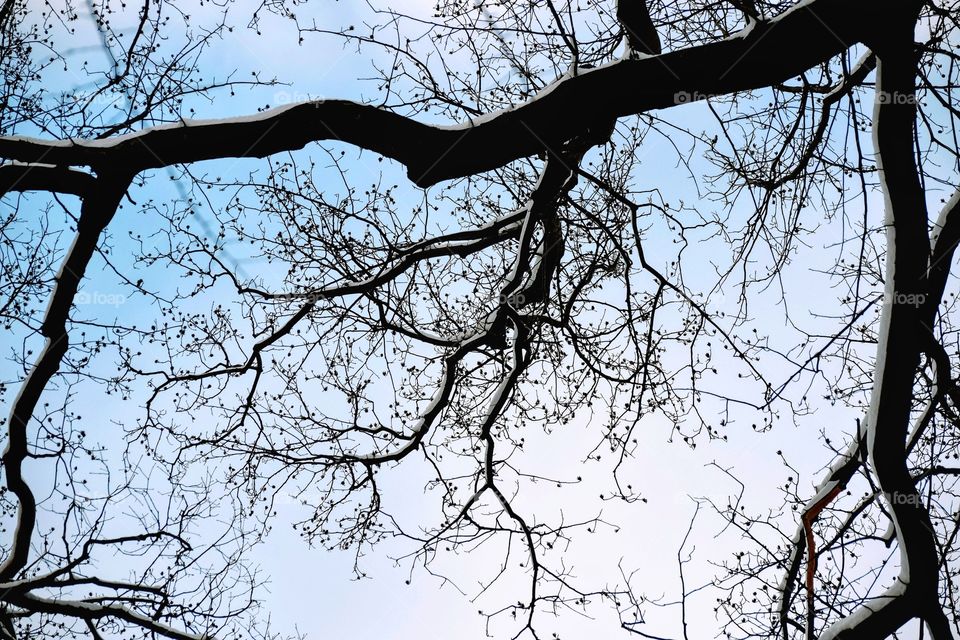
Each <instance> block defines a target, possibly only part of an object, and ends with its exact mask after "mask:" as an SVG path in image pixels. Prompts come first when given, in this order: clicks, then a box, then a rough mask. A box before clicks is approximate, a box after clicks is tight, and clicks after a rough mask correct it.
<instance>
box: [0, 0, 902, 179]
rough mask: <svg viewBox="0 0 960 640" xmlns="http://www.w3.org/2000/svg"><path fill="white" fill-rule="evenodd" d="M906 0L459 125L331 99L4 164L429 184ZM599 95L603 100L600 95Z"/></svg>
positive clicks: (773, 67) (786, 22) (613, 69)
mask: <svg viewBox="0 0 960 640" xmlns="http://www.w3.org/2000/svg"><path fill="white" fill-rule="evenodd" d="M897 4H898V1H897V0H882V1H879V2H878V1H873V2H870V1H867V0H813V1H812V2H804V3H800V4H799V5H798V6H797V7H795V8H793V9H792V10H790V11H787V12H786V13H784V14H783V15H781V16H780V17H778V18H777V19H775V20H771V21H770V22H761V23H755V24H753V25H752V27H751V28H750V29H747V30H744V31H743V32H740V33H739V34H737V35H735V36H733V37H731V38H728V39H725V40H721V41H719V42H714V43H710V44H706V45H703V46H698V47H692V48H689V49H684V50H680V51H674V52H669V53H665V54H663V55H659V56H652V57H647V58H643V59H638V60H634V59H628V60H622V61H619V62H615V63H613V64H609V65H606V66H604V67H600V68H597V69H592V70H586V71H584V72H582V73H580V74H578V75H576V76H572V77H568V78H565V79H563V80H561V81H558V82H556V83H554V84H552V85H551V86H549V87H548V88H547V89H545V90H544V91H542V92H541V93H540V94H539V95H538V96H536V97H534V98H533V99H532V100H530V101H529V102H527V103H525V104H522V105H520V106H517V107H516V108H513V109H509V110H505V111H501V112H497V113H494V114H490V115H488V116H484V117H481V118H480V119H478V120H476V121H473V122H467V123H462V124H459V125H455V126H431V125H427V124H423V123H420V122H417V121H415V120H412V119H410V118H406V117H404V116H401V115H398V114H395V113H391V112H389V111H385V110H382V109H378V108H376V107H373V106H369V105H362V104H357V103H355V102H350V101H345V100H325V101H317V102H308V103H301V104H296V105H292V106H287V107H281V108H277V109H273V110H270V111H265V112H263V113H260V114H257V115H254V116H249V117H246V118H236V119H232V120H224V121H185V122H183V123H178V124H172V125H164V126H160V127H156V128H153V129H148V130H145V131H143V132H138V133H134V134H128V135H124V136H119V137H116V138H109V139H105V140H98V141H95V142H82V141H42V140H34V139H29V138H22V137H10V138H2V139H0V157H3V158H8V159H12V160H18V161H21V162H32V163H35V162H44V163H52V164H56V165H63V166H83V165H86V166H92V167H94V168H100V167H107V168H109V167H112V166H124V167H131V168H135V169H136V170H138V171H142V170H145V169H150V168H157V167H164V166H169V165H172V164H181V163H189V162H197V161H200V160H210V159H215V158H225V157H265V156H268V155H271V154H274V153H278V152H282V151H288V150H293V149H300V148H302V147H304V146H306V145H307V144H309V143H311V142H316V141H321V140H340V141H343V142H347V143H349V144H353V145H356V146H359V147H362V148H364V149H368V150H370V151H374V152H376V153H380V154H383V155H384V156H387V157H390V158H393V159H394V160H397V161H399V162H401V163H402V164H404V165H405V166H406V167H407V172H408V175H409V176H410V179H411V180H412V181H413V182H414V183H416V184H417V185H420V186H423V187H426V186H429V185H432V184H436V183H437V182H441V181H443V180H449V179H453V178H458V177H462V176H467V175H472V174H475V173H479V172H482V171H488V170H491V169H494V168H496V167H500V166H503V165H505V164H507V163H509V162H511V161H513V160H516V159H518V158H523V157H527V156H530V155H534V154H536V153H539V152H541V151H542V150H543V148H544V146H545V145H547V146H551V147H554V148H556V149H557V150H559V147H560V145H562V144H563V143H564V142H566V141H567V140H569V139H571V138H572V137H573V136H575V135H577V134H579V133H581V131H582V129H583V126H584V125H585V124H586V125H588V126H589V125H591V123H596V126H599V127H601V128H602V127H604V126H605V123H609V121H610V120H611V118H617V117H623V116H628V115H632V114H638V113H643V112H646V111H650V110H653V109H663V108H667V107H671V106H675V105H677V104H682V103H685V102H688V101H690V100H694V99H701V98H706V97H708V96H714V95H725V94H730V93H735V92H738V91H747V90H752V89H760V88H763V87H768V86H771V85H775V84H778V83H781V82H783V81H785V80H787V79H789V78H791V77H793V76H795V75H797V74H799V73H801V72H803V71H805V70H806V69H809V68H811V67H813V66H816V65H818V64H821V63H823V62H825V61H827V60H829V59H830V58H831V57H833V56H835V55H837V54H839V53H842V52H843V51H845V50H847V49H848V48H849V47H851V46H852V45H854V44H857V43H862V42H869V41H870V40H871V39H873V38H875V37H877V36H878V29H879V28H880V25H881V24H882V23H883V22H884V21H885V20H886V16H887V15H888V12H889V11H893V10H894V9H895V6H896V5H897ZM598 96H603V98H602V99H598Z"/></svg>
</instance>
